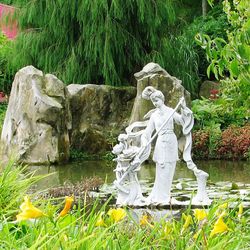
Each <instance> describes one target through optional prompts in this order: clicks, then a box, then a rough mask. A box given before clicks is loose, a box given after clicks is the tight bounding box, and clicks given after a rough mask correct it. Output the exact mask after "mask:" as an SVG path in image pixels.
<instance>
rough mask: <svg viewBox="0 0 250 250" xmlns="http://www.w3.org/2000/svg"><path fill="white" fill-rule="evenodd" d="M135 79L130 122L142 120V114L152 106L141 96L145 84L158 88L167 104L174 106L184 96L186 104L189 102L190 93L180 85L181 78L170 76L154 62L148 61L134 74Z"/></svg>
mask: <svg viewBox="0 0 250 250" xmlns="http://www.w3.org/2000/svg"><path fill="white" fill-rule="evenodd" d="M134 76H135V78H136V79H137V95H136V98H135V102H134V105H133V110H132V113H131V117H130V124H131V123H133V122H135V121H141V120H143V116H144V115H145V114H146V113H147V112H148V111H149V110H151V109H153V108H154V106H153V104H152V103H151V102H149V101H147V100H145V99H143V98H142V96H141V94H142V91H143V90H144V89H145V88H146V87H147V86H152V87H154V88H156V89H158V90H160V91H161V92H162V93H163V94H164V96H165V103H166V105H167V106H169V107H172V108H174V107H175V106H176V105H177V103H178V102H179V99H180V98H181V97H182V96H184V97H185V100H186V103H187V105H190V104H191V98H190V93H189V92H188V91H187V90H186V89H185V88H184V87H183V86H182V85H181V80H179V79H177V78H176V77H173V76H170V75H169V74H168V73H167V72H166V71H165V70H164V69H162V68H161V67H160V65H159V64H156V63H152V62H151V63H148V64H147V65H146V66H145V67H144V68H143V69H142V70H141V71H140V72H138V73H135V74H134Z"/></svg>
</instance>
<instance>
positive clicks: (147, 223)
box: [140, 214, 154, 227]
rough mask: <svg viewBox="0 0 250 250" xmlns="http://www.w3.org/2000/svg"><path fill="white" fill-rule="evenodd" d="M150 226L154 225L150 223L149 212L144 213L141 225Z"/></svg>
mask: <svg viewBox="0 0 250 250" xmlns="http://www.w3.org/2000/svg"><path fill="white" fill-rule="evenodd" d="M147 225H148V226H150V227H154V226H153V225H152V224H151V223H149V216H148V215H147V214H144V215H143V216H142V217H141V219H140V226H147Z"/></svg>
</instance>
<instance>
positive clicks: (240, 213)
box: [238, 203, 243, 218]
mask: <svg viewBox="0 0 250 250" xmlns="http://www.w3.org/2000/svg"><path fill="white" fill-rule="evenodd" d="M242 214H243V204H242V203H240V205H239V212H238V217H239V218H240V217H241V216H242Z"/></svg>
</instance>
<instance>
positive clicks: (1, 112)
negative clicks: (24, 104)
mask: <svg viewBox="0 0 250 250" xmlns="http://www.w3.org/2000/svg"><path fill="white" fill-rule="evenodd" d="M6 110H7V104H5V103H0V135H1V132H2V128H3V123H4V118H5V113H6Z"/></svg>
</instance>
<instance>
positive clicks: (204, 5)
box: [202, 0, 208, 16]
mask: <svg viewBox="0 0 250 250" xmlns="http://www.w3.org/2000/svg"><path fill="white" fill-rule="evenodd" d="M207 9H208V4H207V0H202V16H206V14H207Z"/></svg>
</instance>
